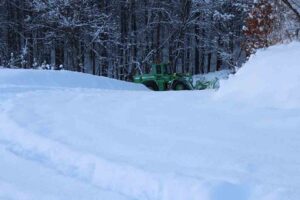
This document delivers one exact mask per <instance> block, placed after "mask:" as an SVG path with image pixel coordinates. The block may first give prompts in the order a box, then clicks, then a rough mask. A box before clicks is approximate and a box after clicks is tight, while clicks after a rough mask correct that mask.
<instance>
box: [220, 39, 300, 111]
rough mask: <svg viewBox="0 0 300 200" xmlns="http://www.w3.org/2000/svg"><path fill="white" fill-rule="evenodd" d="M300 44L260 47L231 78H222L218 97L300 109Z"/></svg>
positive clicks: (254, 103) (257, 104) (253, 103)
mask: <svg viewBox="0 0 300 200" xmlns="http://www.w3.org/2000/svg"><path fill="white" fill-rule="evenodd" d="M299 56H300V43H299V42H293V43H290V44H288V45H286V44H283V45H278V46H273V47H270V48H268V49H266V50H259V51H258V52H257V53H256V55H253V56H252V57H251V58H250V60H249V61H248V62H247V63H246V64H245V65H244V66H243V67H242V68H241V69H240V70H239V71H238V72H237V73H236V74H235V75H232V76H231V78H230V79H229V80H228V81H221V88H220V90H219V92H218V93H217V94H216V96H217V98H218V99H228V100H230V101H232V100H235V101H238V102H244V103H250V104H252V105H255V106H267V107H277V108H278V107H280V108H300V93H299V88H300V62H299Z"/></svg>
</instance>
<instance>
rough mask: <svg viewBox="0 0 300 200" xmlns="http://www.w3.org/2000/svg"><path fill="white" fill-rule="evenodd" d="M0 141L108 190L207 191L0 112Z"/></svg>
mask: <svg viewBox="0 0 300 200" xmlns="http://www.w3.org/2000/svg"><path fill="white" fill-rule="evenodd" d="M0 121H1V124H0V145H1V146H5V148H6V149H7V151H9V152H11V153H13V154H15V155H17V156H19V157H22V158H25V159H27V160H31V161H33V162H38V163H40V164H41V165H43V166H44V167H47V168H50V169H52V170H55V171H56V172H57V173H58V174H61V175H63V176H67V177H72V178H75V179H77V180H80V181H82V182H85V183H87V184H91V185H93V186H96V187H99V188H101V189H105V190H110V191H113V192H116V193H119V194H122V195H125V196H128V197H131V198H133V199H139V200H143V199H145V200H146V199H147V200H148V199H161V200H171V199H172V200H185V199H189V200H200V199H201V200H205V199H209V198H208V196H209V194H208V193H209V192H208V190H207V188H205V186H204V185H203V183H202V181H199V180H196V179H193V178H187V177H179V176H176V175H174V176H168V175H162V174H155V173H151V172H147V171H144V170H142V169H138V168H135V167H132V166H129V165H124V164H119V163H113V162H110V161H106V160H104V159H101V158H99V157H96V156H94V155H91V154H84V153H80V152H76V151H73V150H72V149H69V148H68V147H66V146H64V145H62V144H59V143H57V142H54V141H51V140H49V139H45V138H42V137H40V136H38V135H35V134H32V133H28V132H26V131H25V130H23V129H22V128H21V127H18V125H17V124H16V123H14V122H13V121H11V120H10V119H9V118H8V117H6V116H5V115H4V114H0Z"/></svg>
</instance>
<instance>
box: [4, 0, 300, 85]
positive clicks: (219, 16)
mask: <svg viewBox="0 0 300 200" xmlns="http://www.w3.org/2000/svg"><path fill="white" fill-rule="evenodd" d="M299 10H300V2H298V0H235V1H234V0H214V1H210V0H85V1H82V0H1V1H0V65H1V66H4V67H8V68H44V69H65V70H71V71H78V72H84V73H90V74H94V75H101V76H107V77H111V78H116V79H121V80H129V79H130V77H132V76H133V75H134V74H136V73H145V72H147V71H149V66H150V65H151V63H161V62H164V63H169V64H170V66H171V69H172V72H178V73H181V72H184V73H191V74H204V73H208V72H213V71H218V70H222V69H232V70H235V69H236V68H239V67H241V66H242V64H243V63H244V62H245V61H246V60H247V59H248V58H249V56H250V55H251V54H253V53H254V52H255V50H256V49H258V48H264V47H268V46H270V45H273V44H277V43H283V42H285V41H291V40H294V39H299V37H300V33H299V32H300V31H299V30H300V14H299Z"/></svg>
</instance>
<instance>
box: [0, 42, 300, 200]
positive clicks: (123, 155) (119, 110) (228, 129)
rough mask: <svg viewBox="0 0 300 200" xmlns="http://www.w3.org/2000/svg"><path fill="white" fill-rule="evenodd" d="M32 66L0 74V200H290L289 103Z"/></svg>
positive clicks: (295, 167) (296, 160) (298, 126)
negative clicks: (151, 87)
mask: <svg viewBox="0 0 300 200" xmlns="http://www.w3.org/2000/svg"><path fill="white" fill-rule="evenodd" d="M299 49H300V48H299ZM1 73H2V75H3V77H8V75H5V74H4V73H8V72H7V71H6V72H5V71H0V74H1ZM16 73H17V74H19V72H16ZM26 73H27V72H26ZM28 73H30V72H28ZM37 73H40V76H44V74H46V76H48V78H49V79H47V84H44V85H43V84H42V86H38V87H37V86H36V85H40V84H39V83H36V82H35V81H36V80H40V79H39V78H37V77H35V78H32V79H31V81H32V82H30V83H28V82H26V81H25V82H22V83H16V82H15V81H14V78H13V77H15V76H12V75H11V74H10V75H11V77H10V78H7V80H5V81H4V80H3V81H2V82H1V81H0V199H14V200H20V199H21V200H23V199H29V200H35V199H36V200H40V199H55V200H57V199H61V200H65V199H72V200H73V199H74V200H85V199H95V200H96V199H99V200H104V199H107V200H112V199H113V200H119V199H120V200H123V199H124V200H133V199H135V200H137V199H138V200H299V198H300V156H299V155H300V134H299V133H300V132H299V130H300V107H297V106H295V105H297V104H292V107H287V106H278V105H279V104H278V102H276V104H274V105H275V106H274V105H272V106H265V105H264V104H261V105H260V104H256V103H255V104H253V105H252V104H249V102H246V103H245V102H242V101H236V100H233V99H234V98H233V96H232V98H228V95H227V93H226V91H225V92H224V93H225V94H226V95H227V96H226V95H225V96H226V98H221V97H220V96H219V95H216V94H218V93H216V92H215V91H204V92H199V91H190V92H151V91H148V90H145V89H144V88H143V87H140V86H136V85H130V86H122V84H125V83H122V84H121V83H120V82H115V83H111V84H108V85H110V86H109V87H110V88H107V87H108V86H107V85H106V86H103V85H105V84H104V83H103V84H100V83H99V85H97V84H95V83H96V82H97V81H96V82H94V83H93V84H87V83H88V81H87V82H86V81H84V80H85V79H84V78H83V79H81V82H79V83H76V84H77V85H75V86H73V87H72V85H69V81H68V84H64V81H63V80H65V79H64V78H63V77H61V80H60V81H61V82H60V83H59V84H58V85H59V87H58V85H55V84H53V83H51V81H50V80H52V79H53V80H55V83H57V82H59V81H58V80H56V79H55V77H56V76H55V75H54V74H53V77H52V78H51V75H50V74H52V73H54V72H37ZM56 73H60V72H56ZM64 73H67V72H64ZM67 74H68V73H67ZM21 75H22V72H20V74H19V75H18V76H19V78H20V77H22V76H21ZM60 75H61V74H60ZM28 76H29V77H30V74H27V75H26V77H28ZM35 76H38V75H37V74H35ZM68 76H69V77H70V79H72V76H71V75H68ZM256 76H259V73H258V74H256ZM0 77H1V75H0ZM24 77H25V76H24ZM77 78H78V77H77ZM77 80H78V79H77ZM43 83H45V82H43ZM107 83H109V81H108V82H106V84H107ZM74 84H75V83H73V85H74ZM80 84H81V85H82V87H79V85H80ZM115 84H116V85H118V86H116V85H115ZM100 86H101V87H102V88H99V87H100ZM114 87H116V88H117V89H114ZM128 87H130V88H128ZM126 88H127V89H126ZM121 89H122V90H121ZM221 92H222V91H221ZM295 100H297V99H292V101H293V102H297V101H295ZM298 102H299V101H298Z"/></svg>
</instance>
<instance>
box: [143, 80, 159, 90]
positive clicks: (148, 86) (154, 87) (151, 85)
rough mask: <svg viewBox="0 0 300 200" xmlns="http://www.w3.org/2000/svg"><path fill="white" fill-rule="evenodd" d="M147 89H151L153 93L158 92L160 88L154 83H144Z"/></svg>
mask: <svg viewBox="0 0 300 200" xmlns="http://www.w3.org/2000/svg"><path fill="white" fill-rule="evenodd" d="M143 84H144V85H145V86H146V87H147V88H149V89H150V90H153V91H158V90H159V88H158V86H157V84H156V83H155V82H154V81H147V82H145V83H143Z"/></svg>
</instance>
